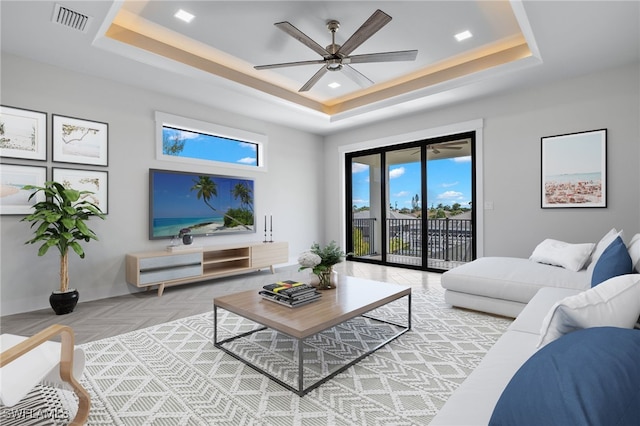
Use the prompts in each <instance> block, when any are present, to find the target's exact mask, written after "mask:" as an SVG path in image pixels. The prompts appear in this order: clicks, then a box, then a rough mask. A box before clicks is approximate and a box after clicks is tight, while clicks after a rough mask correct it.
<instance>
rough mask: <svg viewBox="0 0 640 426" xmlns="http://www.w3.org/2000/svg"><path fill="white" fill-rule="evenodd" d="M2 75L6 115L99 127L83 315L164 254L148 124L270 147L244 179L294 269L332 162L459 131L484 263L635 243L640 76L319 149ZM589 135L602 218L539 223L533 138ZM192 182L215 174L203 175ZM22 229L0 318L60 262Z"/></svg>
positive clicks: (100, 90) (209, 116)
mask: <svg viewBox="0 0 640 426" xmlns="http://www.w3.org/2000/svg"><path fill="white" fill-rule="evenodd" d="M1 65H2V68H1V71H2V79H1V81H0V84H1V87H0V89H1V91H0V93H1V96H2V98H1V99H0V101H1V103H2V104H3V105H10V106H16V107H22V108H29V109H34V110H39V111H45V112H48V113H49V114H51V113H56V114H64V115H69V116H74V117H80V118H87V119H93V120H98V121H104V122H108V123H109V132H110V135H109V150H110V151H109V167H108V168H107V170H108V171H109V185H110V187H109V215H108V217H107V220H106V221H105V222H101V221H92V222H91V225H92V227H93V228H94V230H95V231H96V232H97V233H98V235H99V237H100V241H99V242H97V243H96V242H91V243H90V244H88V245H87V246H86V251H87V257H86V259H84V260H80V259H79V258H77V256H75V255H72V256H71V264H70V274H71V285H72V287H78V289H79V290H80V292H81V300H84V301H87V300H92V299H98V298H104V297H110V296H115V295H121V294H126V293H129V292H134V291H137V289H136V288H134V287H131V286H130V285H128V284H126V282H125V277H124V255H125V253H127V252H133V251H141V250H151V249H158V248H162V247H163V246H164V245H165V244H166V241H149V240H148V238H147V196H148V194H147V192H148V187H147V185H148V183H147V173H148V169H149V168H161V169H162V168H164V169H175V170H183V169H185V166H184V165H180V164H172V163H169V162H164V161H157V160H155V145H154V121H153V120H154V119H153V117H154V111H156V110H160V111H163V112H167V113H172V114H176V115H181V116H185V117H191V118H194V119H198V120H203V121H209V122H213V123H217V124H222V125H224V126H229V127H236V128H239V129H243V130H248V131H252V132H256V133H263V134H266V135H268V137H269V157H268V161H269V164H268V167H269V169H268V172H266V173H261V172H254V173H250V174H249V173H248V174H247V175H248V176H249V177H252V178H255V180H256V188H255V191H256V200H255V202H256V214H257V216H258V218H259V219H260V218H261V217H263V215H264V214H273V215H274V228H275V235H274V239H276V240H282V241H288V242H289V254H290V262H291V263H293V262H295V260H296V258H297V255H298V253H300V252H301V251H303V250H306V249H307V248H308V247H309V245H310V244H311V243H312V242H314V241H318V242H327V241H330V240H336V241H343V238H344V236H343V232H344V213H343V211H344V210H343V209H344V205H345V203H344V163H343V161H342V160H341V156H340V152H343V151H344V150H345V149H346V148H345V147H347V146H349V145H354V144H363V143H367V142H368V141H373V140H380V139H384V138H385V137H392V136H394V135H400V134H408V133H412V132H421V133H429V131H430V130H431V129H438V128H442V127H447V126H453V127H455V126H456V124H457V123H467V122H478V121H480V122H482V123H483V130H482V135H481V137H482V145H483V152H482V155H483V158H484V164H483V171H484V174H483V187H482V188H480V191H482V196H483V197H484V200H486V201H492V202H493V204H494V209H493V210H485V211H484V212H483V213H484V227H483V231H484V241H483V249H484V255H510V256H528V255H529V254H530V253H531V251H532V249H533V247H534V246H535V245H536V244H537V243H538V242H539V241H540V240H541V239H542V238H545V237H553V238H557V239H562V240H565V241H574V242H582V241H595V240H597V239H598V238H600V236H601V235H603V234H604V233H605V232H606V231H607V230H608V229H610V228H611V227H613V226H615V227H617V228H619V229H620V228H623V229H624V230H625V233H626V236H627V239H628V238H629V237H630V236H631V235H633V233H636V232H639V230H640V189H639V187H640V185H639V183H640V174H639V173H640V172H639V169H640V167H639V165H640V129H639V120H638V117H639V116H640V109H639V105H640V95H639V93H640V89H639V86H640V83H639V79H638V75H639V74H640V71H639V68H638V66H631V67H625V68H620V69H615V70H610V71H607V72H603V73H599V74H594V75H589V76H584V77H582V78H577V79H571V80H567V81H563V82H559V83H554V84H552V85H548V86H545V87H538V88H534V89H523V90H521V91H518V92H513V93H510V94H505V95H501V96H495V97H492V98H487V99H483V100H475V101H471V102H466V103H462V104H459V105H455V106H452V107H449V108H446V109H441V110H436V111H427V112H423V113H420V114H414V115H410V116H407V117H403V118H399V119H394V120H390V121H387V122H376V123H374V124H371V125H368V126H366V127H363V128H360V129H356V130H351V131H346V132H342V133H340V134H336V135H332V136H329V137H326V138H322V137H320V136H317V135H311V134H308V133H305V132H301V131H297V130H294V129H291V128H286V127H282V126H278V125H273V124H269V123H265V122H263V121H259V120H255V119H252V118H249V117H244V116H240V115H237V114H232V113H229V112H225V111H222V110H215V109H211V108H208V107H204V106H202V105H198V104H195V103H192V102H187V101H184V100H181V99H178V98H172V97H167V96H165V95H161V94H158V93H154V92H150V91H145V90H141V89H137V88H134V87H129V86H125V85H122V84H120V83H115V82H112V81H108V80H104V79H98V78H93V77H89V76H86V75H83V74H79V73H73V72H69V71H66V70H62V69H60V68H55V67H51V66H47V65H43V64H41V63H37V62H33V61H30V60H26V59H23V58H19V57H15V56H11V55H4V54H3V56H2V64H1ZM49 117H50V116H49ZM49 126H50V122H49ZM598 128H607V129H608V137H609V138H608V181H609V187H608V189H609V194H608V207H607V208H606V209H559V210H549V209H544V210H543V209H541V208H540V202H539V199H540V137H542V136H550V135H556V134H562V133H570V132H577V131H583V130H590V129H598ZM323 140H324V146H323V144H322V142H323ZM323 153H324V160H323ZM50 157H51V155H49V158H50ZM3 162H9V163H13V164H34V162H30V163H29V162H25V161H20V160H15V161H13V160H12V161H9V160H7V159H3ZM45 164H46V165H47V166H48V167H49V172H50V169H51V167H52V166H57V167H65V165H64V164H55V163H53V162H52V161H50V160H49V161H47V162H46V163H45ZM73 167H75V166H73ZM78 168H82V166H78ZM190 170H195V171H203V172H208V173H222V172H223V170H218V169H216V168H206V167H191V168H190ZM234 174H236V175H237V172H235V173H234ZM19 219H20V217H16V216H0V231H1V234H0V236H1V239H0V260H1V271H0V300H1V303H0V309H1V312H0V313H1V314H2V315H8V314H11V313H17V312H24V311H30V310H34V309H41V308H47V307H48V301H47V299H48V295H49V293H50V292H51V291H52V290H54V289H56V288H57V282H58V258H57V256H56V255H55V254H54V253H53V252H51V253H48V254H47V255H46V256H45V257H42V258H39V257H38V256H37V254H36V253H37V249H36V247H35V246H26V245H24V244H23V242H24V241H26V240H27V239H28V238H29V236H30V235H31V234H30V231H29V226H28V225H27V224H26V223H21V222H19ZM262 238H263V234H262V233H260V232H258V233H257V234H256V235H251V236H248V235H245V236H241V237H231V236H218V237H210V238H208V239H207V240H210V241H211V244H215V243H226V242H230V241H234V240H239V241H249V240H251V241H261V240H262Z"/></svg>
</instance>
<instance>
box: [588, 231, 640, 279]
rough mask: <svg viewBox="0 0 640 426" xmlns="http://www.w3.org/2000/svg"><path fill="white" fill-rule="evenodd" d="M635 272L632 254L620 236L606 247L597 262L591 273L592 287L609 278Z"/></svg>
mask: <svg viewBox="0 0 640 426" xmlns="http://www.w3.org/2000/svg"><path fill="white" fill-rule="evenodd" d="M631 273H633V265H632V262H631V256H629V251H627V246H625V245H624V242H623V241H622V238H620V237H619V236H618V237H617V238H616V239H615V240H613V241H612V242H611V244H609V246H608V247H607V248H606V249H604V251H603V252H602V255H601V256H600V258H599V259H598V261H597V262H596V266H595V267H594V268H593V273H592V275H591V287H594V286H597V285H598V284H600V283H602V282H605V281H606V280H608V279H609V278H613V277H617V276H618V275H625V274H631Z"/></svg>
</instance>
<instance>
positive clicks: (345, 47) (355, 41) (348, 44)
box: [337, 9, 391, 56]
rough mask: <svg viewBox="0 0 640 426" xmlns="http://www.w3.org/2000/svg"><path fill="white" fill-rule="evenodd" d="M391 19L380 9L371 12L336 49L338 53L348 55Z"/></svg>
mask: <svg viewBox="0 0 640 426" xmlns="http://www.w3.org/2000/svg"><path fill="white" fill-rule="evenodd" d="M389 21H391V16H389V15H387V14H386V13H384V12H383V11H381V10H380V9H378V10H376V11H375V12H373V15H371V16H370V17H369V19H367V21H366V22H365V23H364V24H362V26H360V28H358V30H357V31H356V32H355V33H353V35H352V36H351V37H349V39H348V40H347V41H345V42H344V43H343V44H342V47H340V49H339V50H338V52H337V53H338V54H340V55H342V56H349V54H350V53H351V52H353V51H354V50H356V48H357V47H358V46H360V45H361V44H362V43H364V42H365V41H366V40H367V39H368V38H369V37H371V36H372V35H374V34H375V33H376V32H378V31H379V30H380V28H382V27H384V26H385V25H387V24H388V23H389Z"/></svg>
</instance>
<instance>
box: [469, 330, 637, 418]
mask: <svg viewBox="0 0 640 426" xmlns="http://www.w3.org/2000/svg"><path fill="white" fill-rule="evenodd" d="M639 353H640V331H638V330H629V329H621V328H613V327H599V328H590V329H586V330H581V331H577V332H575V333H571V334H568V335H566V336H563V337H562V338H560V339H558V340H556V341H554V342H552V343H551V344H549V345H547V346H545V347H544V348H542V349H540V350H539V351H538V352H536V353H535V354H534V355H533V356H532V357H531V358H529V359H528V360H527V361H526V362H525V363H524V365H522V367H521V368H520V369H519V370H518V371H517V372H516V374H515V375H514V376H513V378H512V379H511V381H510V382H509V384H508V385H507V386H506V388H505V389H504V391H503V392H502V395H501V396H500V398H499V400H498V403H497V404H496V406H495V409H494V410H493V414H492V416H491V420H490V421H489V424H490V425H495V426H498V425H519V426H526V425H536V426H537V425H563V426H564V425H586V424H600V425H604V424H606V425H620V426H621V425H631V424H637V421H638V419H639V418H640V362H638V354H639ZM461 409H464V407H461Z"/></svg>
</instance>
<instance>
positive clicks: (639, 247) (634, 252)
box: [627, 234, 640, 272]
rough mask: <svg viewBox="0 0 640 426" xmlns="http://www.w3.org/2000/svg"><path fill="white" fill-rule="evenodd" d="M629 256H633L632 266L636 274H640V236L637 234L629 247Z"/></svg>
mask: <svg viewBox="0 0 640 426" xmlns="http://www.w3.org/2000/svg"><path fill="white" fill-rule="evenodd" d="M627 250H628V251H629V256H631V264H632V265H633V268H634V269H635V270H636V272H640V234H636V235H634V236H633V238H631V241H629V245H627Z"/></svg>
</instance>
